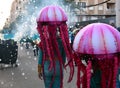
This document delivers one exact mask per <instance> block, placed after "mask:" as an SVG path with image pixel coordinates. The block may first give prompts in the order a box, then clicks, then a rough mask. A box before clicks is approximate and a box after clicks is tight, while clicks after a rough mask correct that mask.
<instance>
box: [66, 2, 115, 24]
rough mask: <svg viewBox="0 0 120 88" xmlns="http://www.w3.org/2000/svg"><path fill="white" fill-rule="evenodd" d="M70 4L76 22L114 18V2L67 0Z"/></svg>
mask: <svg viewBox="0 0 120 88" xmlns="http://www.w3.org/2000/svg"><path fill="white" fill-rule="evenodd" d="M67 2H71V4H72V5H71V6H72V8H74V9H73V10H72V11H74V12H75V14H76V17H77V22H81V21H88V20H96V19H102V18H108V17H113V16H114V17H115V15H116V13H115V0H110V1H108V2H107V1H106V0H67Z"/></svg>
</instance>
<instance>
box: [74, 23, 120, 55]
mask: <svg viewBox="0 0 120 88" xmlns="http://www.w3.org/2000/svg"><path fill="white" fill-rule="evenodd" d="M73 49H74V50H75V51H76V52H78V53H85V54H111V53H117V52H120V33H119V32H118V31H117V30H116V29H115V28H114V27H112V26H110V25H108V24H104V23H93V24H89V25H87V26H86V27H84V28H83V29H82V30H81V31H79V33H78V34H77V35H76V37H75V40H74V44H73Z"/></svg>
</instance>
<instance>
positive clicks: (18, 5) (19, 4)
mask: <svg viewBox="0 0 120 88" xmlns="http://www.w3.org/2000/svg"><path fill="white" fill-rule="evenodd" d="M27 2H28V0H14V1H13V3H12V7H11V11H10V12H11V14H10V16H9V17H8V18H7V19H6V23H5V26H4V28H9V26H10V24H11V23H12V22H14V21H15V20H16V18H17V17H18V15H19V14H21V13H25V11H24V9H25V6H24V5H25V4H26V3H27Z"/></svg>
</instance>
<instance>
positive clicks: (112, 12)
mask: <svg viewBox="0 0 120 88" xmlns="http://www.w3.org/2000/svg"><path fill="white" fill-rule="evenodd" d="M105 14H106V15H115V14H116V13H115V10H114V9H109V10H106V11H105Z"/></svg>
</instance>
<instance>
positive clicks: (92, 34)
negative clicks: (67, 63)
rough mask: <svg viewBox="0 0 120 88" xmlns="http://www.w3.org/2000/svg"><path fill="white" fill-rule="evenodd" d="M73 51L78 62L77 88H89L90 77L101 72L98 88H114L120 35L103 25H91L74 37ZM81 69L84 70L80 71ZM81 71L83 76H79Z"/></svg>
mask: <svg viewBox="0 0 120 88" xmlns="http://www.w3.org/2000/svg"><path fill="white" fill-rule="evenodd" d="M73 49H74V51H75V54H76V57H77V59H78V60H79V59H80V60H85V61H86V63H87V65H86V66H84V67H83V66H81V61H78V62H77V64H78V77H77V78H78V79H77V87H78V88H80V86H81V85H82V88H90V83H91V76H92V74H94V73H95V72H96V71H97V70H98V69H99V70H100V71H101V80H100V88H116V76H117V72H118V66H119V59H120V33H119V32H118V31H117V30H116V29H115V28H114V27H112V26H110V25H108V24H105V23H92V24H89V25H87V26H85V27H84V28H83V29H81V30H80V31H79V32H78V34H77V35H76V36H75V39H74V43H73ZM82 67H83V68H84V69H82ZM81 69H82V72H83V75H82V76H80V71H81Z"/></svg>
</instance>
